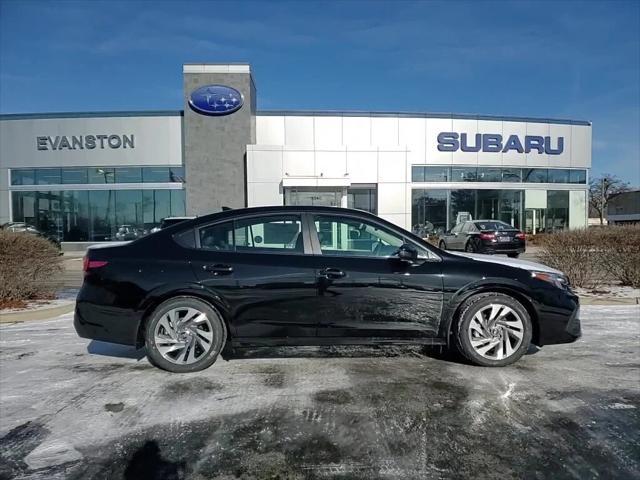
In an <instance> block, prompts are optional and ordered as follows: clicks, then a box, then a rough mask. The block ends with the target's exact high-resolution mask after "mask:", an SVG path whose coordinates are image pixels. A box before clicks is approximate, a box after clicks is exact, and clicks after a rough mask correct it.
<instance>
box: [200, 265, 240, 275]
mask: <svg viewBox="0 0 640 480" xmlns="http://www.w3.org/2000/svg"><path fill="white" fill-rule="evenodd" d="M202 269H203V270H204V271H205V272H210V273H213V274H214V275H229V274H230V273H233V267H232V266H231V265H223V264H221V263H216V264H215V265H203V266H202Z"/></svg>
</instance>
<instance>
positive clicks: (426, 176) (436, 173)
mask: <svg viewBox="0 0 640 480" xmlns="http://www.w3.org/2000/svg"><path fill="white" fill-rule="evenodd" d="M450 174H451V168H450V167H426V166H423V165H413V166H412V167H411V181H412V182H448V181H449V177H450Z"/></svg>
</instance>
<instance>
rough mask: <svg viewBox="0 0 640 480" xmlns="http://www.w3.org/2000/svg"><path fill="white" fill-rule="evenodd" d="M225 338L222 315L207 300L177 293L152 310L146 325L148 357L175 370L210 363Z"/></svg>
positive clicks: (171, 370) (197, 369)
mask: <svg viewBox="0 0 640 480" xmlns="http://www.w3.org/2000/svg"><path fill="white" fill-rule="evenodd" d="M226 340H227V331H226V327H225V324H224V320H223V319H222V316H221V315H220V314H219V313H218V311H217V310H215V309H214V308H213V307H212V306H211V305H209V304H208V303H206V302H204V301H202V300H200V299H197V298H193V297H177V298H174V299H171V300H168V301H166V302H164V303H162V304H161V305H160V306H159V307H158V308H156V310H155V311H154V312H153V313H152V314H151V317H150V318H149V321H148V322H147V325H146V329H145V346H146V349H147V356H148V358H149V361H150V362H151V363H152V364H154V365H155V366H156V367H159V368H162V369H163V370H168V371H169V372H174V373H187V372H197V371H199V370H204V369H205V368H207V367H209V366H211V365H212V364H213V363H214V362H215V361H216V359H217V358H218V354H219V353H220V351H221V350H222V348H223V347H224V345H225V342H226Z"/></svg>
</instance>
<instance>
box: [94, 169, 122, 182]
mask: <svg viewBox="0 0 640 480" xmlns="http://www.w3.org/2000/svg"><path fill="white" fill-rule="evenodd" d="M88 176H89V183H115V179H116V175H115V172H114V169H113V168H107V167H92V168H89V169H88Z"/></svg>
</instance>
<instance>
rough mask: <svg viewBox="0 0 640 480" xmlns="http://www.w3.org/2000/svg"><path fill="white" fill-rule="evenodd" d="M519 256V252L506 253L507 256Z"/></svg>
mask: <svg viewBox="0 0 640 480" xmlns="http://www.w3.org/2000/svg"><path fill="white" fill-rule="evenodd" d="M519 256H520V254H519V253H507V257H509V258H518V257H519Z"/></svg>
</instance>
